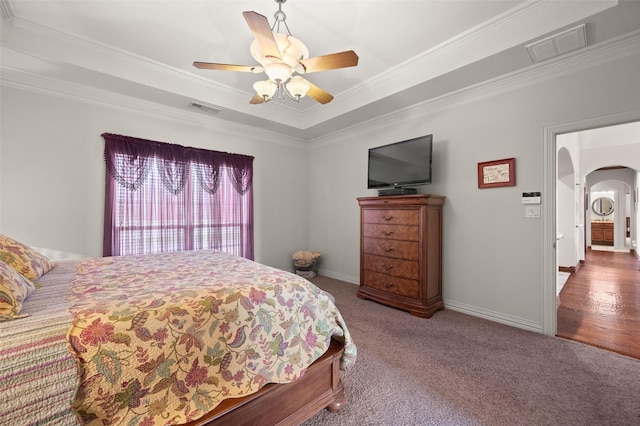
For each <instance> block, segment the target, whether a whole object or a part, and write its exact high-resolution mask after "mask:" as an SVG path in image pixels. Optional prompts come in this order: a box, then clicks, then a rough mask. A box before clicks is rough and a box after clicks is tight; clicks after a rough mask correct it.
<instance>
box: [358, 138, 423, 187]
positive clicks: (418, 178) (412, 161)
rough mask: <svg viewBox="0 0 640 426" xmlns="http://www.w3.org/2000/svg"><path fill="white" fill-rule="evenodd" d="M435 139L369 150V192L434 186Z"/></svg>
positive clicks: (414, 140) (406, 141)
mask: <svg viewBox="0 0 640 426" xmlns="http://www.w3.org/2000/svg"><path fill="white" fill-rule="evenodd" d="M432 145H433V135H426V136H421V137H419V138H414V139H408V140H405V141H401V142H396V143H392V144H389V145H384V146H379V147H376V148H370V149H369V172H368V185H367V188H369V189H374V188H402V187H406V186H417V185H426V184H430V183H431V154H432V151H433V150H432Z"/></svg>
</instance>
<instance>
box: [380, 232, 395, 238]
mask: <svg viewBox="0 0 640 426" xmlns="http://www.w3.org/2000/svg"><path fill="white" fill-rule="evenodd" d="M382 233H383V234H384V235H386V236H387V237H388V236H389V235H391V234H393V231H382Z"/></svg>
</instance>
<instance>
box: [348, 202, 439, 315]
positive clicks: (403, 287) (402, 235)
mask: <svg viewBox="0 0 640 426" xmlns="http://www.w3.org/2000/svg"><path fill="white" fill-rule="evenodd" d="M444 198H445V197H443V196H440V195H399V196H389V197H363V198H358V204H359V205H360V287H359V289H358V297H360V298H362V299H371V300H375V301H377V302H380V303H384V304H386V305H389V306H393V307H396V308H398V309H403V310H406V311H409V312H410V313H411V314H413V315H416V316H420V317H426V318H428V317H430V316H432V315H433V314H434V313H435V312H436V311H437V310H439V309H443V308H444V304H443V302H442V204H443V203H444Z"/></svg>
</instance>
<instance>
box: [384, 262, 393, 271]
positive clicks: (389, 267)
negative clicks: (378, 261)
mask: <svg viewBox="0 0 640 426" xmlns="http://www.w3.org/2000/svg"><path fill="white" fill-rule="evenodd" d="M382 267H383V268H384V269H385V270H387V271H388V270H389V269H393V265H389V264H388V263H383V264H382Z"/></svg>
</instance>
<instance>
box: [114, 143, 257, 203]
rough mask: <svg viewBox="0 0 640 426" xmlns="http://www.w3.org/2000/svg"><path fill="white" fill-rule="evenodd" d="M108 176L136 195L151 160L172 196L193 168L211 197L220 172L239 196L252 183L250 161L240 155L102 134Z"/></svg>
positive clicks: (251, 162)
mask: <svg viewBox="0 0 640 426" xmlns="http://www.w3.org/2000/svg"><path fill="white" fill-rule="evenodd" d="M102 137H103V138H104V140H105V163H106V168H107V172H108V173H109V174H110V175H111V176H112V177H113V179H114V180H115V181H116V182H117V183H118V184H119V185H122V186H124V187H126V188H127V189H129V190H131V191H136V190H137V189H138V188H140V186H141V185H142V184H143V182H144V181H145V179H146V177H147V175H148V171H149V167H152V164H151V163H152V162H151V161H150V160H151V159H155V165H156V167H158V175H159V176H161V179H162V183H163V186H164V187H165V188H166V190H167V191H169V192H171V193H172V194H178V193H180V192H182V190H183V189H184V186H185V184H186V182H187V181H188V180H189V179H188V174H189V173H190V167H191V166H192V165H193V166H195V169H196V170H197V173H198V177H197V181H198V183H199V184H200V185H202V188H203V190H204V191H206V192H208V193H210V194H214V193H215V192H216V191H217V190H218V187H219V185H220V175H221V170H222V168H227V169H228V170H229V171H230V173H228V179H229V180H230V181H231V183H232V184H233V187H234V188H235V189H236V191H238V193H239V194H244V193H245V192H246V191H247V190H248V189H249V187H250V186H251V183H252V181H253V157H252V156H248V155H241V154H231V153H227V152H220V151H212V150H207V149H202V148H193V147H186V146H182V145H178V144H171V143H166V142H157V141H151V140H146V139H140V138H134V137H131V136H123V135H117V134H112V133H103V134H102Z"/></svg>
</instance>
